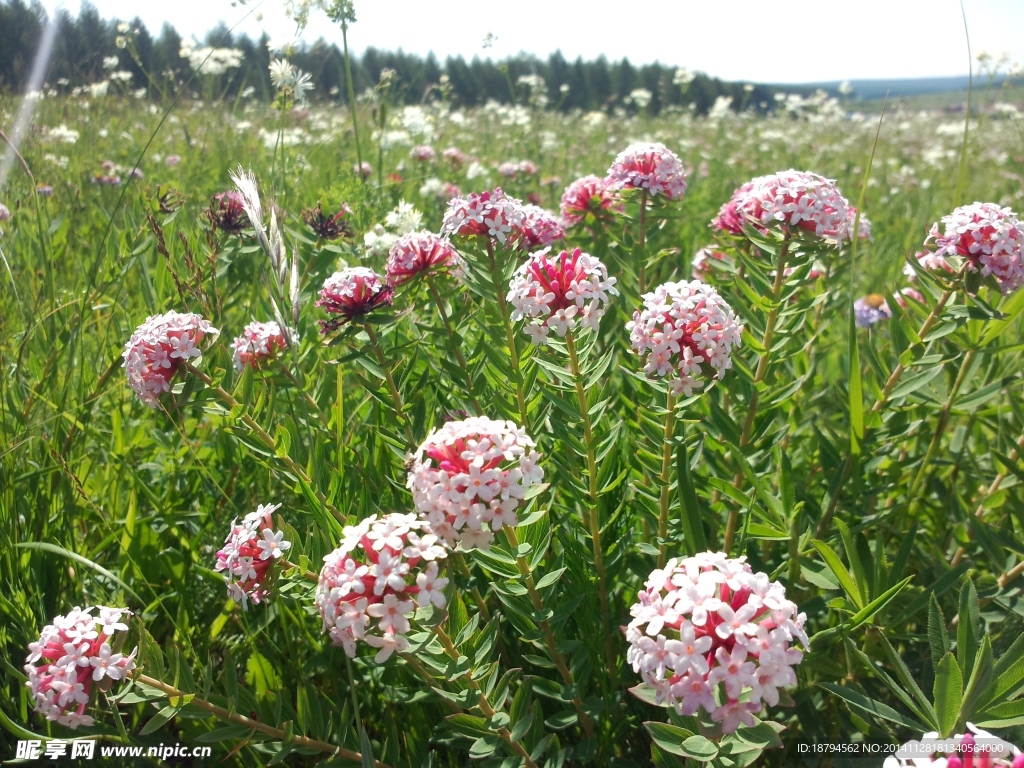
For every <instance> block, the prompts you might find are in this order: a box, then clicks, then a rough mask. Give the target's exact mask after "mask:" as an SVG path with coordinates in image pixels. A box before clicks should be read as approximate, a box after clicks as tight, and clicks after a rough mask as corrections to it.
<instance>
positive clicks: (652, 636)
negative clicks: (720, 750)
mask: <svg viewBox="0 0 1024 768" xmlns="http://www.w3.org/2000/svg"><path fill="white" fill-rule="evenodd" d="M645 586H646V589H644V590H641V592H640V593H639V600H638V602H637V603H635V604H634V605H633V607H632V608H631V609H630V615H632V616H633V620H632V621H630V623H629V626H628V627H627V628H626V640H627V641H628V642H629V651H628V652H627V653H626V660H627V662H628V663H629V664H631V665H632V666H633V671H635V672H637V673H639V674H640V676H641V677H642V678H643V680H644V682H645V683H647V684H648V685H650V686H651V687H652V688H654V690H655V695H656V697H657V701H658V702H659V703H663V704H670V705H671V706H672V707H674V708H675V710H676V711H677V712H678V713H680V714H682V715H686V716H689V715H694V714H696V713H697V711H698V710H700V709H704V710H705V711H706V712H707V713H708V714H710V715H711V719H712V721H714V722H716V723H721V727H722V731H723V732H724V733H732V732H733V731H735V730H736V729H737V728H738V727H739V726H740V725H748V726H749V725H753V724H754V718H753V713H756V712H760V711H761V708H762V703H763V704H768V705H771V706H774V705H776V704H778V703H779V689H780V688H785V687H787V686H791V685H795V684H796V673H795V672H794V671H793V668H794V667H795V666H796V665H797V664H799V663H800V662H801V660H802V659H803V654H802V653H801V652H800V651H799V650H797V649H795V648H791V647H790V646H791V644H792V643H793V642H794V641H799V642H800V643H801V644H803V645H804V646H806V645H807V635H806V634H805V633H804V628H803V627H804V621H805V619H806V617H805V616H804V614H802V613H798V612H797V606H796V603H794V602H793V601H792V600H788V599H787V598H786V589H785V587H783V586H782V585H781V584H779V583H778V582H773V581H771V580H770V579H769V578H768V575H767V574H764V573H756V574H755V573H754V572H753V571H752V570H751V568H750V566H749V565H747V563H746V558H743V557H740V558H735V559H733V558H729V557H728V556H727V555H725V554H724V553H721V552H717V553H715V552H705V553H703V554H700V555H697V556H696V557H688V558H685V559H682V560H679V559H675V558H673V559H671V560H669V561H668V563H666V564H665V567H664V568H663V569H659V570H655V571H653V572H652V573H651V575H650V576H649V577H648V579H647V582H646V584H645ZM744 693H747V694H748V695H747V696H744ZM741 697H743V701H740V698H741Z"/></svg>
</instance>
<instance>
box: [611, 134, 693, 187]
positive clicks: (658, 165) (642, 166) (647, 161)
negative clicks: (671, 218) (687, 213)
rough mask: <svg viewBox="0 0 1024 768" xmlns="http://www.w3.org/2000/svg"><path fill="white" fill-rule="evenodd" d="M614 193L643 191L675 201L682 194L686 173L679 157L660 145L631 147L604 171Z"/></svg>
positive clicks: (633, 145) (623, 151)
mask: <svg viewBox="0 0 1024 768" xmlns="http://www.w3.org/2000/svg"><path fill="white" fill-rule="evenodd" d="M608 182H609V183H610V185H611V186H612V187H613V188H615V189H645V190H647V191H648V192H649V193H650V194H651V195H662V196H664V197H665V198H666V199H667V200H678V199H679V198H680V197H682V196H683V195H684V194H685V193H686V171H685V170H684V169H683V164H682V162H680V160H679V157H678V156H677V155H676V154H675V152H672V151H671V150H670V149H668V147H666V146H665V145H664V144H660V143H654V144H645V143H640V144H631V145H630V146H628V147H626V148H625V149H624V150H622V151H621V152H620V153H619V154H618V155H617V156H616V158H615V161H614V162H613V163H612V165H611V168H609V169H608Z"/></svg>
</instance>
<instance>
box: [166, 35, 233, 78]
mask: <svg viewBox="0 0 1024 768" xmlns="http://www.w3.org/2000/svg"><path fill="white" fill-rule="evenodd" d="M178 55H179V56H181V58H183V59H188V65H189V66H190V67H191V68H192V69H195V70H198V69H199V68H200V67H202V73H203V74H204V75H223V74H224V73H225V72H227V71H228V70H229V69H237V68H238V67H240V66H242V61H243V59H244V58H245V54H244V53H242V51H240V50H239V49H238V48H212V47H210V46H208V45H207V46H203V47H200V48H197V47H196V46H195V45H193V44H192V43H184V44H182V46H181V49H180V50H179V51H178Z"/></svg>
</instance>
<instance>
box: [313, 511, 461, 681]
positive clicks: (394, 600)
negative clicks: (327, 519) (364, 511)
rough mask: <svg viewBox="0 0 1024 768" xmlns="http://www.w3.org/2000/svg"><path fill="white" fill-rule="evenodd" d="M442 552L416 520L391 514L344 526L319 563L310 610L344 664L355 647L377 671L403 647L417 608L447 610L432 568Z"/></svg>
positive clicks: (435, 538) (441, 586) (436, 572)
mask: <svg viewBox="0 0 1024 768" xmlns="http://www.w3.org/2000/svg"><path fill="white" fill-rule="evenodd" d="M447 556H448V549H447V547H446V546H445V545H444V542H442V541H441V540H440V539H439V538H438V536H437V535H436V534H435V533H434V531H433V530H431V528H430V524H429V523H427V522H425V521H423V520H420V519H418V518H417V517H416V515H411V514H400V513H397V512H393V513H391V514H387V515H384V516H383V517H381V518H380V519H378V518H376V517H368V518H366V519H365V520H363V521H362V522H361V523H359V524H358V525H350V526H347V527H346V528H345V530H344V532H343V539H342V541H341V545H340V546H339V547H338V548H337V549H336V550H334V551H333V552H331V554H329V555H327V557H325V558H324V567H323V568H322V569H321V571H320V583H319V584H318V585H317V589H316V605H317V608H319V609H320V616H321V617H322V618H323V623H324V631H325V632H327V633H328V634H329V635H330V637H331V640H332V641H333V642H334V644H335V645H340V646H342V647H343V648H344V649H345V653H347V654H348V655H349V656H350V657H354V656H355V654H356V647H357V644H358V643H359V641H363V642H365V643H367V644H368V645H371V646H373V647H374V648H378V649H379V650H378V652H377V655H376V661H377V663H378V664H379V663H382V662H384V661H387V659H388V658H389V657H390V656H391V654H393V653H394V652H395V651H398V652H399V653H401V652H402V651H404V650H405V649H406V648H408V646H409V641H408V639H407V638H406V636H405V635H406V633H407V632H408V631H409V629H410V627H411V625H410V623H409V619H411V618H412V616H413V614H414V613H415V612H416V606H417V605H419V606H421V607H422V606H427V605H434V606H436V607H437V608H444V607H445V605H446V604H447V601H446V599H445V595H444V588H445V587H446V586H447V585H448V579H445V578H442V577H441V576H440V569H439V568H438V563H439V562H440V561H441V560H443V559H444V558H446V557H447Z"/></svg>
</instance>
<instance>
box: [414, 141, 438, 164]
mask: <svg viewBox="0 0 1024 768" xmlns="http://www.w3.org/2000/svg"><path fill="white" fill-rule="evenodd" d="M409 157H411V158H412V159H413V160H415V161H417V162H420V163H429V162H432V161H433V160H434V158H436V157H437V152H435V151H434V148H433V147H432V146H430V145H429V144H421V145H420V146H417V147H413V148H412V149H411V150H409Z"/></svg>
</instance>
